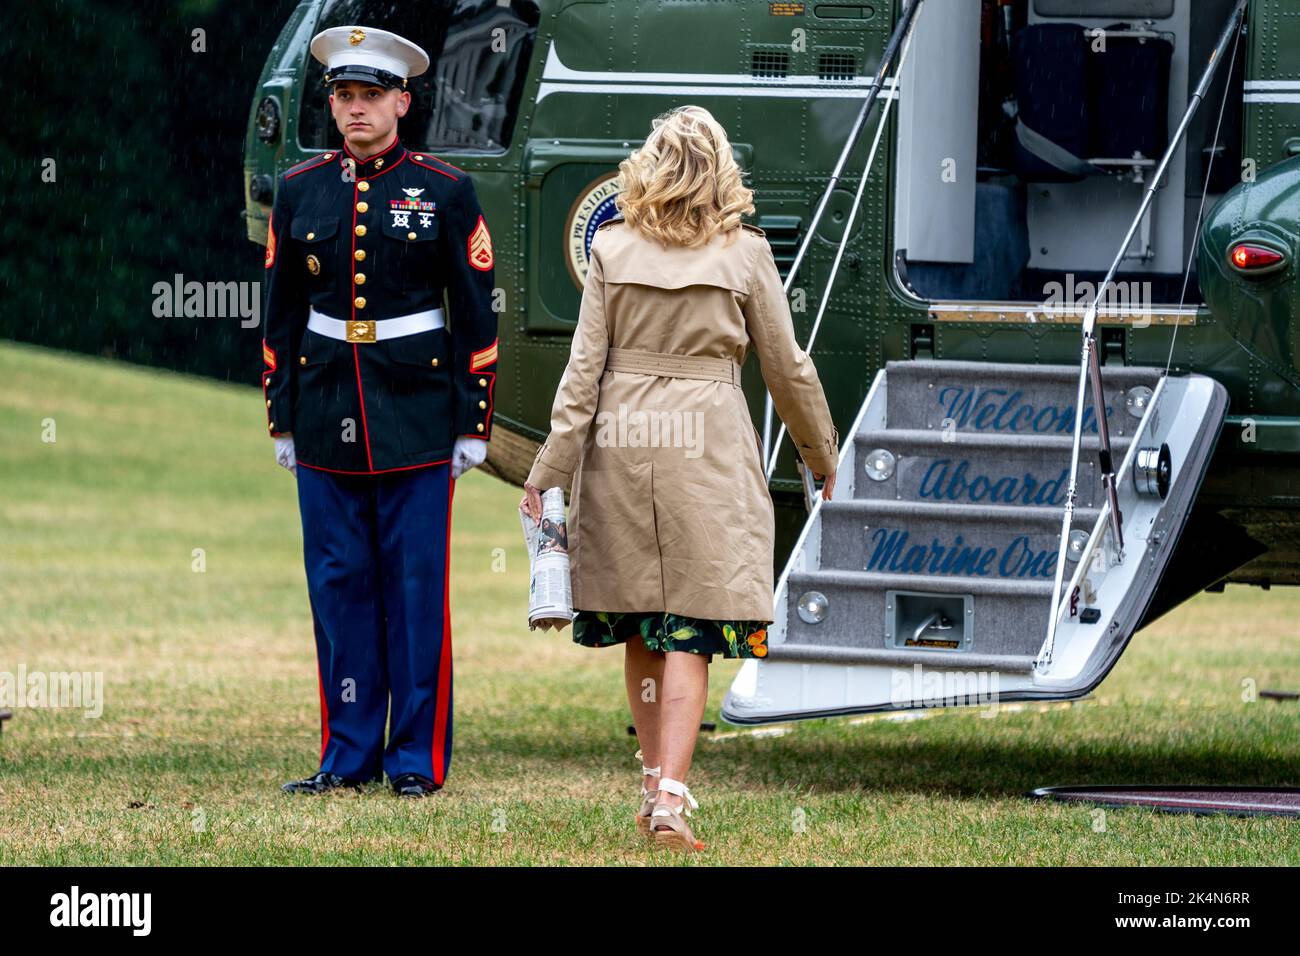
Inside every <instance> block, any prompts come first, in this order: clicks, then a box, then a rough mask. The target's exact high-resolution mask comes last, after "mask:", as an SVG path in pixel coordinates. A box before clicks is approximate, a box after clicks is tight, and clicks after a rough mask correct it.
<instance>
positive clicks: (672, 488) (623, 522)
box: [528, 218, 839, 622]
mask: <svg viewBox="0 0 1300 956" xmlns="http://www.w3.org/2000/svg"><path fill="white" fill-rule="evenodd" d="M751 344H752V345H753V347H754V348H755V349H756V350H757V353H758V359H759V363H760V365H761V367H762V373H763V380H764V382H766V384H767V387H768V389H769V390H770V392H771V393H772V399H773V404H774V405H775V409H776V412H777V413H778V414H779V415H780V416H781V419H782V420H783V421H784V422H785V424H786V427H787V429H788V430H789V433H790V438H791V439H792V440H793V441H794V443H795V446H796V447H797V448H798V450H799V454H800V455H801V457H802V458H803V460H804V462H805V463H806V464H807V465H808V466H809V467H811V468H812V469H813V470H814V471H815V472H817V473H819V474H823V475H826V474H829V473H830V472H831V471H833V470H834V468H835V466H836V462H837V460H838V457H839V445H838V442H839V434H838V433H837V431H836V429H835V426H834V424H833V423H832V422H831V415H830V410H829V408H828V407H827V404H826V396H825V394H824V393H823V392H822V386H821V381H820V380H819V379H818V377H817V370H816V368H815V367H814V366H813V363H812V360H811V359H810V358H809V357H808V355H807V354H806V353H805V352H804V351H803V350H802V349H801V348H800V347H799V344H798V342H797V341H796V339H795V335H794V326H793V323H792V321H791V318H790V308H789V304H788V303H787V301H786V298H785V292H784V290H783V288H782V282H781V277H780V275H779V273H778V272H777V268H776V262H775V261H774V259H773V257H772V250H771V247H770V246H769V245H768V243H767V239H766V238H765V237H764V233H763V231H762V230H761V229H759V228H757V227H755V226H750V225H745V226H743V227H742V228H740V229H735V230H732V231H731V232H730V233H728V234H726V235H721V234H720V235H716V236H714V237H713V238H712V239H711V240H710V242H709V243H708V244H707V245H705V246H703V247H700V248H696V249H688V248H686V247H684V246H674V247H671V248H667V249H665V248H664V247H662V246H660V245H659V244H658V242H656V241H655V240H652V239H649V238H646V237H644V236H643V235H642V234H641V233H640V232H639V231H638V230H636V229H634V228H633V227H631V226H629V225H628V224H627V223H626V222H625V221H623V220H622V219H621V218H619V219H614V220H611V221H609V222H606V223H604V224H602V225H601V226H600V228H599V229H597V231H596V236H595V239H594V240H593V242H592V246H591V256H590V268H589V271H588V273H587V280H586V286H585V288H584V289H583V293H582V307H581V310H580V313H579V317H578V327H577V330H576V332H575V333H574V337H573V344H572V347H571V349H570V353H569V363H568V366H567V367H566V368H565V371H564V376H563V378H562V379H561V381H560V385H559V389H558V390H557V392H556V395H555V402H554V405H553V406H552V409H551V432H550V435H549V436H548V437H547V439H546V442H545V443H544V444H543V445H542V447H541V448H540V449H538V452H537V457H536V459H535V460H534V462H533V467H532V470H531V472H530V473H529V475H528V481H529V482H530V483H531V484H533V485H536V486H537V487H538V488H541V489H542V490H543V491H544V490H546V489H547V488H553V487H556V486H559V487H561V488H564V489H566V490H567V491H569V492H570V495H569V502H570V507H569V524H568V535H569V554H570V562H571V563H570V568H571V573H572V581H573V606H574V607H575V608H578V609H581V610H588V611H669V612H672V613H674V614H680V615H684V616H687V617H695V618H711V619H715V620H755V621H769V622H770V621H772V620H773V616H772V615H773V608H772V592H773V580H772V578H773V574H772V549H773V539H774V518H773V511H772V497H771V494H770V493H769V491H768V487H767V480H766V478H765V477H764V474H763V465H762V452H761V439H760V437H759V434H758V430H757V429H756V428H755V427H754V425H753V422H752V421H751V419H750V416H749V408H748V407H747V405H746V404H745V397H744V393H743V392H742V391H741V388H740V366H742V365H743V364H744V361H745V356H746V354H747V353H748V351H749V348H750V345H751ZM611 350H613V351H611ZM665 353H666V354H665ZM732 363H735V364H734V365H733V364H732Z"/></svg>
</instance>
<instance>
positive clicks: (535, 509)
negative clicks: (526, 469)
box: [519, 481, 542, 521]
mask: <svg viewBox="0 0 1300 956" xmlns="http://www.w3.org/2000/svg"><path fill="white" fill-rule="evenodd" d="M519 510H520V512H521V513H523V514H526V515H528V517H530V518H532V519H533V520H534V521H541V520H542V490H541V489H540V488H538V487H537V486H536V485H530V484H529V483H528V482H526V481H525V482H524V497H523V498H522V499H520V502H519Z"/></svg>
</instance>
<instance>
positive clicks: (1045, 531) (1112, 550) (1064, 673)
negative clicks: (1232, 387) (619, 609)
mask: <svg viewBox="0 0 1300 956" xmlns="http://www.w3.org/2000/svg"><path fill="white" fill-rule="evenodd" d="M1101 375H1102V391H1103V394H1104V400H1105V405H1106V415H1107V422H1108V424H1109V432H1110V441H1111V446H1112V447H1111V450H1112V454H1113V456H1114V461H1115V462H1116V464H1117V466H1118V467H1117V486H1118V492H1117V501H1118V503H1119V506H1120V512H1121V515H1122V521H1123V525H1122V529H1123V530H1122V534H1123V539H1124V541H1123V548H1122V549H1121V548H1120V547H1119V546H1118V543H1117V541H1116V540H1115V537H1114V534H1113V530H1112V525H1111V523H1110V521H1109V517H1110V506H1109V502H1108V496H1107V494H1106V492H1105V489H1104V486H1103V481H1102V471H1101V468H1100V466H1099V463H1098V454H1097V452H1098V446H1099V436H1098V429H1097V427H1096V426H1097V422H1096V419H1095V417H1094V413H1093V408H1092V403H1091V402H1085V407H1084V418H1083V436H1084V437H1083V441H1082V448H1081V456H1080V464H1079V470H1078V485H1077V489H1078V493H1077V497H1076V501H1075V508H1074V511H1073V516H1072V523H1071V527H1070V533H1069V536H1068V539H1067V547H1066V556H1067V557H1066V561H1067V564H1066V567H1065V568H1064V569H1063V575H1062V593H1061V598H1060V610H1059V616H1058V626H1057V628H1056V629H1055V633H1054V634H1053V637H1052V640H1051V641H1048V639H1047V635H1048V631H1049V628H1048V622H1049V617H1050V614H1051V608H1052V593H1053V588H1054V581H1055V570H1056V563H1057V555H1058V547H1059V545H1060V541H1061V532H1062V520H1063V509H1064V504H1065V499H1066V493H1067V488H1068V474H1069V469H1070V463H1071V451H1072V437H1073V429H1074V405H1075V398H1076V391H1075V388H1076V382H1077V380H1078V377H1079V371H1078V369H1077V368H1075V367H1071V366H1037V365H1011V364H990V363H974V362H946V361H910V362H891V363H889V364H888V366H887V367H886V368H885V369H883V370H881V371H880V372H879V374H878V375H877V377H876V379H875V381H874V384H873V386H872V388H871V391H870V394H869V395H868V396H867V399H866V400H865V402H864V403H863V405H862V408H861V410H860V412H859V414H858V416H857V419H856V421H855V422H854V425H853V428H852V431H851V437H850V438H849V440H847V441H844V442H842V445H843V447H842V450H841V458H840V462H839V466H838V469H837V476H836V486H835V497H834V499H833V500H832V501H824V500H822V499H821V498H820V496H819V497H817V498H816V499H814V502H813V505H812V510H811V513H810V514H809V517H808V521H807V524H806V525H805V527H804V529H803V532H802V533H801V535H800V537H799V539H798V541H797V543H796V545H795V548H794V551H793V553H792V554H791V556H790V559H789V562H788V564H787V565H786V568H785V570H784V572H783V573H782V575H781V577H780V579H779V581H778V585H777V588H776V594H775V608H774V616H775V618H776V620H775V622H774V623H773V625H772V626H771V627H770V628H769V632H768V633H769V639H768V642H767V643H768V646H769V652H768V655H767V657H766V658H764V659H762V660H757V661H747V662H746V664H745V666H744V667H743V668H742V671H741V673H740V674H739V676H738V677H737V679H736V681H735V683H734V684H733V687H732V689H731V692H730V693H729V694H728V695H727V698H726V701H725V703H724V706H723V716H724V717H725V718H726V719H727V720H729V721H731V722H733V723H742V724H743V723H763V722H768V721H772V720H784V719H790V718H799V717H819V716H829V715H835V714H844V713H861V712H867V711H873V710H880V709H886V708H899V707H908V708H911V707H918V706H930V705H943V704H944V703H945V702H946V700H947V694H946V691H945V690H944V688H945V687H946V688H947V689H948V690H951V682H949V683H948V684H945V683H944V681H942V680H936V681H933V682H930V681H929V680H928V678H929V677H930V676H932V675H933V673H934V672H938V674H939V676H940V677H942V676H944V674H945V672H960V673H962V674H967V675H969V674H973V673H978V674H979V675H982V676H984V677H991V678H993V682H994V683H995V685H996V686H997V689H998V693H999V695H1000V698H1001V699H1002V700H1008V699H1025V698H1068V697H1071V696H1078V695H1080V694H1082V693H1086V692H1087V691H1088V690H1090V689H1091V687H1092V686H1095V684H1096V683H1097V682H1098V681H1100V680H1101V678H1102V677H1103V676H1104V675H1105V673H1106V672H1107V671H1108V670H1109V668H1110V666H1111V665H1113V663H1114V661H1115V659H1116V658H1117V657H1118V655H1119V653H1120V652H1121V651H1122V649H1123V647H1124V645H1125V644H1126V643H1127V641H1128V639H1129V637H1130V636H1131V634H1132V633H1133V631H1134V630H1135V629H1136V627H1137V626H1138V624H1139V623H1140V622H1141V619H1142V616H1143V614H1144V613H1145V610H1146V608H1147V605H1148V604H1149V603H1150V600H1151V597H1152V596H1153V594H1154V591H1155V588H1156V585H1157V584H1158V583H1159V579H1160V575H1161V573H1162V572H1163V570H1164V567H1165V566H1166V564H1167V562H1168V559H1169V557H1170V556H1171V555H1172V553H1173V550H1174V545H1175V543H1176V541H1177V538H1178V534H1179V532H1180V531H1181V529H1182V526H1183V523H1184V521H1185V519H1186V516H1187V513H1188V511H1189V510H1190V507H1191V504H1192V501H1193V500H1194V498H1195V494H1196V491H1197V488H1198V487H1199V485H1200V481H1201V478H1202V476H1203V474H1204V472H1205V469H1206V467H1207V465H1208V462H1209V458H1210V454H1211V452H1212V450H1213V447H1214V443H1215V439H1216V438H1217V435H1218V433H1219V430H1220V428H1221V427H1222V422H1223V417H1224V414H1225V413H1226V410H1227V396H1226V392H1225V390H1224V389H1223V387H1222V386H1221V385H1219V384H1218V383H1216V382H1214V381H1213V380H1211V379H1209V378H1206V377H1204V376H1195V375H1188V376H1167V375H1165V374H1164V371H1163V370H1161V369H1154V368H1134V367H1124V366H1119V367H1113V366H1106V367H1104V368H1103V369H1102V372H1101Z"/></svg>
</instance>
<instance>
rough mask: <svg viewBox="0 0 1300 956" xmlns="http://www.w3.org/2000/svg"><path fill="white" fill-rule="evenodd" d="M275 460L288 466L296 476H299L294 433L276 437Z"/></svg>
mask: <svg viewBox="0 0 1300 956" xmlns="http://www.w3.org/2000/svg"><path fill="white" fill-rule="evenodd" d="M275 461H276V464H278V465H283V466H284V467H285V468H288V469H289V471H290V472H292V474H293V476H294V477H295V478H296V477H298V457H297V455H295V454H294V452H293V436H292V435H286V436H284V437H283V438H276V440H275Z"/></svg>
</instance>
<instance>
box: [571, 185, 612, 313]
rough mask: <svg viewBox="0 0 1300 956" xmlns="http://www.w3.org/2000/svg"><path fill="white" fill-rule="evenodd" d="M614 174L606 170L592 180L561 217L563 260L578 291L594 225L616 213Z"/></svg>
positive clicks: (582, 282)
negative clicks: (563, 245) (602, 174)
mask: <svg viewBox="0 0 1300 956" xmlns="http://www.w3.org/2000/svg"><path fill="white" fill-rule="evenodd" d="M617 181H618V173H616V172H615V173H606V174H605V175H604V176H601V177H600V178H598V179H594V180H592V181H591V182H590V183H588V184H587V186H586V187H585V188H584V189H583V190H582V191H581V192H580V193H578V198H577V199H576V200H574V203H573V205H572V206H571V207H570V209H569V216H568V218H567V219H566V220H565V230H564V241H565V243H566V246H567V248H566V249H565V256H564V262H565V265H567V266H568V267H569V277H570V278H571V279H573V282H574V284H575V285H576V286H577V287H578V288H579V289H580V290H581V289H582V287H583V286H584V285H586V282H587V266H588V264H589V263H590V258H589V257H590V253H591V240H592V237H593V236H595V235H596V228H597V227H598V226H599V225H600V224H601V223H602V222H604V221H605V220H607V219H612V218H613V217H614V216H616V215H618V207H617V206H615V205H614V198H615V197H616V196H618V194H619V192H620V190H619V188H618V184H617Z"/></svg>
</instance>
